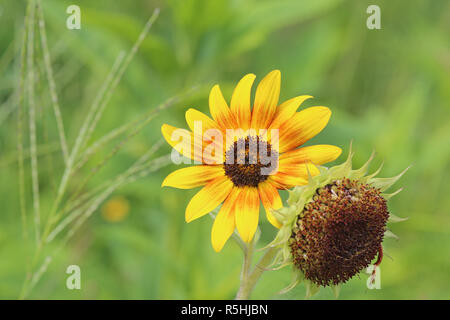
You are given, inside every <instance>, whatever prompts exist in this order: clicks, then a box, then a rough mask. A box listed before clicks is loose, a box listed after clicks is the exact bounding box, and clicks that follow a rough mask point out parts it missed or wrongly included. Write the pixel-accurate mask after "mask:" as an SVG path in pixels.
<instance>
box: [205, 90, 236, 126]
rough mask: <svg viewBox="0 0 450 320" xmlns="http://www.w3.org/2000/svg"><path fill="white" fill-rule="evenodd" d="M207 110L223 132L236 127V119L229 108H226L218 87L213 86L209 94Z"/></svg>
mask: <svg viewBox="0 0 450 320" xmlns="http://www.w3.org/2000/svg"><path fill="white" fill-rule="evenodd" d="M209 110H210V112H211V115H212V117H213V118H214V120H215V121H216V122H217V123H218V124H219V125H220V126H221V128H222V129H223V130H226V129H233V128H236V127H237V122H236V119H235V118H234V115H233V113H232V112H231V110H230V108H228V104H227V102H226V101H225V98H224V97H223V95H222V91H220V87H219V85H215V86H214V87H213V88H212V89H211V92H210V93H209Z"/></svg>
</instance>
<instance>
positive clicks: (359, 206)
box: [289, 179, 389, 286]
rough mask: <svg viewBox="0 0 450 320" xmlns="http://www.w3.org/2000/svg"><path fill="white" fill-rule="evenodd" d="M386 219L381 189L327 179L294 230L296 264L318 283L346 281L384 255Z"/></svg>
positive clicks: (291, 245)
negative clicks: (328, 180)
mask: <svg viewBox="0 0 450 320" xmlns="http://www.w3.org/2000/svg"><path fill="white" fill-rule="evenodd" d="M388 218H389V212H388V210H387V205H386V200H385V199H384V198H383V197H382V196H381V193H380V191H379V190H378V189H376V188H374V187H372V186H370V185H367V184H362V183H359V182H358V181H352V180H349V179H343V180H338V181H335V182H334V183H332V184H328V185H326V186H325V187H323V188H320V189H318V190H317V192H316V195H314V197H313V201H311V202H309V203H308V204H307V205H306V206H305V208H304V209H303V214H302V216H300V217H299V218H298V220H297V222H296V225H295V227H294V229H293V232H292V235H291V238H290V240H289V245H290V249H291V253H292V256H293V262H294V265H295V266H296V267H298V268H299V269H300V270H301V271H303V273H304V274H305V278H306V279H309V280H311V281H312V282H314V283H316V284H318V285H322V286H327V285H337V284H339V283H344V282H346V281H347V280H349V279H350V278H352V277H353V276H354V275H355V274H357V273H359V272H360V271H361V270H363V269H364V268H366V267H368V266H369V265H370V263H371V261H372V260H373V259H374V258H375V257H376V256H377V254H381V242H382V241H383V236H384V232H385V231H386V222H387V220H388Z"/></svg>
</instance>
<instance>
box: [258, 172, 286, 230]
mask: <svg viewBox="0 0 450 320" xmlns="http://www.w3.org/2000/svg"><path fill="white" fill-rule="evenodd" d="M258 191H259V197H260V198H261V202H262V204H263V206H264V209H265V210H266V217H267V220H269V222H270V223H271V224H272V225H273V226H274V227H276V228H281V223H280V222H279V221H278V220H277V219H276V218H275V217H274V215H273V214H272V212H271V210H272V209H273V210H277V209H280V208H281V207H282V206H283V204H282V202H281V198H280V194H279V193H278V190H277V188H275V186H274V185H273V184H271V183H270V181H267V180H266V181H264V182H262V183H260V184H259V185H258Z"/></svg>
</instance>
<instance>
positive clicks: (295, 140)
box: [279, 107, 331, 153]
mask: <svg viewBox="0 0 450 320" xmlns="http://www.w3.org/2000/svg"><path fill="white" fill-rule="evenodd" d="M330 116H331V110H330V109H328V108H327V107H311V108H307V109H304V110H302V111H300V112H297V113H296V114H295V115H294V116H293V117H292V118H291V119H290V120H288V121H287V122H285V123H284V124H283V126H282V127H281V128H280V134H279V141H280V150H279V152H280V153H282V152H285V151H289V150H292V149H295V148H297V147H298V146H300V145H302V144H304V143H305V142H306V141H308V140H309V139H311V138H312V137H314V136H315V135H317V134H318V133H319V132H320V131H322V129H323V128H325V126H326V125H327V123H328V120H329V119H330Z"/></svg>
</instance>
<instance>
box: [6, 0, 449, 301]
mask: <svg viewBox="0 0 450 320" xmlns="http://www.w3.org/2000/svg"><path fill="white" fill-rule="evenodd" d="M70 4H77V5H79V6H80V8H81V27H82V28H81V30H68V29H67V28H66V27H65V25H66V19H67V17H68V14H66V8H67V6H68V5H70ZM370 4H377V5H379V6H380V8H381V26H382V29H381V30H368V29H367V27H366V19H367V17H368V16H369V15H368V14H367V13H366V9H367V7H368V6H369V5H370ZM156 7H159V8H160V9H161V13H160V17H159V18H158V19H157V21H156V22H155V24H154V26H153V28H152V29H151V31H150V33H149V35H148V36H147V37H146V39H145V40H144V42H143V44H142V47H141V48H140V50H139V52H138V53H137V55H136V56H135V58H134V59H133V61H132V62H131V64H130V66H129V68H128V69H127V71H126V73H125V75H124V77H123V79H122V81H121V83H120V84H119V86H118V88H117V89H116V90H115V91H114V94H113V96H112V99H111V101H110V103H109V104H108V107H107V109H106V111H105V113H104V116H103V117H102V119H101V121H100V122H99V124H98V127H97V130H96V131H95V133H94V136H93V140H92V141H94V140H95V139H96V138H99V137H101V136H103V135H104V134H106V133H107V132H109V131H110V130H112V129H114V128H116V127H118V126H120V125H121V124H123V123H125V122H127V121H132V120H133V119H136V117H139V116H140V115H142V114H144V113H145V112H147V111H148V110H150V109H152V108H155V107H156V106H157V105H158V104H160V103H162V102H164V101H165V100H167V99H168V98H170V97H172V96H175V95H177V94H178V93H180V92H183V91H185V90H186V89H188V88H190V87H192V86H194V85H198V86H199V88H200V89H198V90H197V91H196V92H195V93H194V94H192V95H190V96H189V97H186V98H183V99H182V101H180V102H179V103H177V104H176V105H174V106H172V107H171V108H169V109H168V110H165V111H163V112H161V113H160V114H159V115H158V117H157V118H155V119H154V120H153V121H152V122H151V123H150V125H148V126H146V128H145V129H144V130H142V131H141V132H140V133H139V134H138V135H136V136H135V137H133V139H131V140H130V141H129V142H128V143H127V144H126V146H125V147H124V148H123V149H121V150H120V152H119V153H118V154H117V155H116V156H115V157H114V158H113V159H111V161H109V162H108V164H107V165H105V166H104V167H103V168H102V169H101V170H100V172H99V173H98V174H96V175H95V176H94V177H93V178H92V179H91V180H90V181H89V184H88V185H87V186H86V188H93V187H95V186H97V185H99V184H101V182H102V181H105V180H106V179H108V178H110V177H112V176H114V175H116V174H118V173H120V172H123V171H124V170H126V168H127V167H128V166H129V165H130V164H132V163H133V161H135V160H136V159H137V158H138V157H139V156H140V155H142V154H143V153H144V152H145V151H146V150H148V149H149V148H150V147H151V146H152V145H153V144H154V143H155V142H156V141H158V140H160V139H161V134H160V127H161V125H162V124H163V123H169V124H172V125H175V126H179V127H187V126H186V123H185V121H184V113H185V111H186V110H187V109H188V108H189V107H195V108H197V109H199V110H201V111H203V112H206V113H209V110H208V103H207V102H208V92H209V89H210V88H211V87H212V86H213V85H214V84H216V83H219V84H220V85H221V88H222V90H223V92H224V95H225V97H226V98H227V99H230V96H231V93H232V90H233V87H234V85H235V84H236V83H237V81H238V80H239V79H240V78H241V77H242V76H243V75H245V74H246V73H250V72H251V73H255V74H256V75H257V81H259V80H260V79H261V78H262V77H263V76H264V75H265V74H266V73H267V72H269V71H271V70H273V69H280V70H281V74H282V84H281V100H285V99H288V98H291V97H294V96H296V95H300V94H310V95H313V96H314V97H315V99H312V100H308V101H307V102H305V103H304V105H303V106H313V105H325V106H328V107H330V108H331V109H332V111H333V115H332V117H331V120H330V123H329V125H328V126H327V127H326V129H325V130H324V131H323V132H322V133H321V134H319V135H318V136H317V137H315V138H314V139H312V140H311V141H309V142H308V144H318V143H326V144H334V145H338V146H341V147H342V148H343V149H344V154H343V156H341V158H340V159H338V160H337V162H340V161H342V160H343V159H344V158H345V155H346V152H347V151H348V146H349V143H350V140H351V139H353V145H354V150H355V151H356V155H355V163H356V165H358V166H359V165H361V164H362V163H363V162H364V161H365V160H366V159H367V158H368V157H369V155H370V153H371V151H372V150H376V152H377V155H376V158H375V161H374V165H373V167H372V170H375V169H376V167H377V166H378V165H380V164H381V162H382V161H384V168H383V170H382V172H381V176H386V177H387V176H392V175H394V174H397V173H398V172H400V171H401V170H403V169H404V168H405V167H407V166H409V165H412V168H411V169H410V170H409V171H408V172H407V174H406V175H405V176H404V177H403V178H402V179H401V180H400V181H399V182H397V184H396V185H395V187H397V188H399V187H402V186H403V187H404V190H403V191H402V192H401V193H400V194H399V195H398V196H396V197H394V198H393V199H392V200H390V202H389V208H390V210H391V212H392V213H394V214H396V215H398V216H407V217H409V218H410V219H409V220H408V221H406V222H402V223H399V224H393V225H391V230H392V231H393V232H394V233H395V234H397V235H398V236H399V237H400V240H398V241H396V240H393V239H387V240H386V241H385V248H386V249H385V250H386V252H387V254H388V255H389V256H390V257H391V258H392V259H389V258H387V257H385V259H384V261H383V263H382V265H381V287H382V289H381V290H368V289H367V288H366V279H367V276H366V275H364V274H362V275H361V276H360V277H359V278H358V277H355V278H354V279H352V280H351V281H350V282H349V283H348V284H346V285H344V286H343V287H342V289H341V296H340V298H341V299H449V298H450V215H449V209H448V208H449V207H450V197H449V196H448V195H449V194H450V184H449V183H448V181H449V180H450V173H449V170H450V162H449V159H450V148H449V141H450V121H449V119H450V108H449V107H450V77H449V74H450V41H449V31H450V2H449V1H446V0H435V1H416V2H414V4H412V3H411V2H410V1H406V0H397V1H365V0H358V1H356V0H355V1H340V0H315V1H299V0H272V1H268V0H249V1H244V0H230V1H226V0H214V1H207V0H203V1H200V0H189V1H186V0H170V1H162V0H161V1H153V0H146V1H105V0H97V1H88V0H84V1H61V0H44V1H43V8H44V14H45V18H46V28H47V35H48V43H49V48H50V54H51V59H52V66H53V70H54V74H55V80H56V86H57V93H58V95H59V100H60V105H61V110H62V113H63V121H64V125H65V127H66V133H67V137H68V143H69V146H73V144H74V141H75V138H76V136H77V132H78V130H79V128H80V126H81V125H82V123H83V121H84V118H85V116H86V113H87V112H88V109H89V106H90V104H91V102H92V100H93V99H94V97H95V95H96V93H97V92H98V90H99V88H100V86H101V84H102V82H103V81H104V79H105V77H106V75H107V73H108V71H109V70H110V68H111V66H112V65H113V63H114V60H115V58H116V56H117V55H118V54H119V52H120V51H121V50H129V49H130V48H131V46H132V45H133V43H134V41H135V40H136V38H137V37H138V35H139V33H140V32H141V30H142V28H143V26H144V24H145V22H146V21H147V19H148V18H149V17H150V15H151V13H152V11H153V9H154V8H156ZM25 11H26V2H25V1H15V0H1V1H0V74H1V77H0V204H1V207H2V209H1V211H0V298H2V299H5V298H13V299H15V298H17V297H18V296H19V292H20V289H21V286H22V283H23V280H24V277H25V272H26V267H27V265H28V261H29V257H30V256H31V255H32V253H33V250H34V248H33V241H32V237H31V239H28V241H25V240H24V239H23V237H22V231H21V222H20V209H19V185H18V169H17V94H18V90H17V87H18V81H19V67H18V66H19V62H20V43H21V36H22V32H23V21H24V15H25ZM36 30H38V29H36ZM36 37H37V35H36ZM35 47H36V59H35V63H36V78H37V80H36V104H37V108H38V113H37V122H38V128H37V129H38V136H37V139H38V163H39V166H40V167H39V179H40V192H41V210H42V215H43V219H44V220H45V214H46V212H48V210H50V208H51V204H52V201H54V199H55V194H56V188H57V185H58V183H59V179H60V178H61V174H62V172H63V169H64V163H63V160H62V157H61V152H60V149H59V142H58V141H59V140H58V135H57V131H56V126H55V121H54V117H53V114H52V109H51V103H50V102H51V100H50V96H49V91H48V86H47V82H46V78H45V73H44V70H43V62H42V53H41V51H40V49H39V42H38V41H36V44H35ZM26 126H28V124H27V123H26ZM28 138H29V135H28V133H27V131H25V140H24V141H25V142H24V143H25V149H26V150H25V153H26V155H27V150H28V148H29V139H28ZM113 147H114V144H112V145H108V146H106V147H105V148H103V149H102V150H101V152H100V153H99V154H98V155H96V156H95V157H94V159H92V160H91V161H90V162H89V163H88V164H87V165H86V166H85V168H84V169H83V170H82V171H81V172H80V173H79V175H80V176H81V177H85V176H86V175H89V174H90V173H89V172H90V171H89V170H90V168H92V167H95V165H96V164H97V163H98V162H99V161H100V160H101V159H102V158H104V157H106V156H107V155H108V153H109V152H110V151H111V149H112V148H113ZM168 152H170V148H169V147H168V145H167V144H164V145H163V147H162V148H161V150H160V151H159V153H158V154H160V155H163V154H167V153H168ZM25 160H26V162H25V164H26V167H25V169H26V170H25V175H26V185H25V187H26V202H27V217H28V222H29V223H31V222H32V193H31V178H30V174H31V173H30V165H29V162H30V161H29V158H28V157H27V158H26V159H25ZM174 169H176V166H175V165H173V164H170V165H168V166H166V167H164V168H163V169H161V170H159V171H157V172H155V173H152V174H150V175H149V176H147V177H144V178H142V179H140V180H138V181H136V182H134V183H131V184H129V185H127V186H125V187H123V188H120V189H119V190H117V191H116V192H115V193H114V194H113V195H112V197H110V198H109V200H108V201H109V202H108V203H107V205H106V206H102V208H101V209H99V210H97V211H96V212H95V213H94V214H93V216H92V217H91V218H90V219H89V220H88V221H87V222H86V223H85V224H84V225H83V227H82V228H81V229H80V230H79V231H78V232H77V233H76V235H75V237H73V238H72V239H71V240H70V241H69V242H68V243H67V244H66V245H65V246H64V247H63V249H62V250H61V251H60V253H59V254H58V255H57V256H56V257H55V258H54V260H53V261H52V263H51V264H50V265H49V266H48V270H46V271H45V272H44V273H43V275H42V278H41V280H40V281H39V282H38V283H37V285H36V287H35V288H34V289H33V290H32V292H31V293H30V295H29V298H38V299H58V298H62V299H89V298H94V299H109V298H113V299H230V298H234V295H235V293H236V291H237V288H238V285H239V273H240V267H241V263H242V260H241V259H242V257H241V251H240V249H239V248H238V246H237V245H236V244H235V243H234V242H233V241H229V242H228V243H227V245H226V246H225V248H224V250H223V251H222V252H221V253H219V254H218V253H215V252H214V251H213V249H212V247H211V244H210V230H211V226H212V220H211V219H209V218H208V217H207V216H206V217H204V218H202V219H199V220H196V221H195V222H192V223H190V224H189V225H187V224H186V223H185V221H184V210H185V207H186V205H187V203H188V201H189V199H190V198H191V197H192V196H193V194H194V193H195V192H196V191H197V190H177V189H171V188H164V189H161V188H160V185H161V182H162V180H163V178H164V177H165V176H166V175H167V174H168V173H169V172H171V171H173V170H174ZM74 179H75V180H74V181H73V182H72V183H71V184H70V185H69V189H68V193H69V194H70V192H74V190H76V187H77V183H79V181H81V180H82V178H78V176H75V177H74ZM393 190H396V189H395V188H394V189H393ZM285 196H286V194H283V197H285ZM108 208H110V209H108ZM111 208H112V209H111ZM108 210H109V211H111V210H112V211H114V210H119V211H123V212H122V213H126V214H123V215H122V214H120V212H119V213H117V212H116V213H117V215H118V216H114V212H112V213H111V212H110V214H109V215H108V212H109V211H108ZM102 212H103V214H102ZM29 228H30V233H31V230H32V229H31V226H30V227H29ZM261 228H262V233H263V236H262V239H261V244H266V243H268V242H269V241H270V240H271V238H272V237H273V236H274V234H275V230H274V229H273V228H272V227H271V226H270V225H269V224H268V223H267V222H266V221H265V219H263V221H262V222H261ZM60 241H61V240H60V239H59V238H58V239H57V240H55V241H54V242H53V244H52V245H51V246H57V244H59V243H60ZM71 264H76V265H79V266H80V267H81V274H82V282H81V284H82V290H68V289H67V288H66V278H67V274H66V273H65V271H66V268H67V266H68V265H71ZM290 278H291V272H290V269H289V267H288V268H285V269H282V270H280V271H272V272H267V273H266V274H265V275H264V276H263V279H262V280H261V281H260V282H259V283H258V285H257V287H256V289H255V291H254V294H253V296H252V297H253V298H259V299H266V298H270V299H303V297H304V294H305V288H304V286H303V285H300V286H298V287H297V288H295V289H294V290H292V291H290V292H289V293H287V294H284V295H277V294H276V292H278V291H279V290H281V289H282V288H284V287H285V286H287V285H288V284H289V283H290ZM331 298H333V295H332V293H331V290H329V289H325V290H323V289H322V290H321V292H320V293H319V294H318V295H317V296H315V297H314V299H331Z"/></svg>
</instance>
